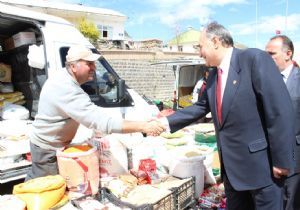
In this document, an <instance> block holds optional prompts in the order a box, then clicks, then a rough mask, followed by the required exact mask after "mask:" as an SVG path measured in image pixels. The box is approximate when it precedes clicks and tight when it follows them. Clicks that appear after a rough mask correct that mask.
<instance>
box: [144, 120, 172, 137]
mask: <svg viewBox="0 0 300 210" xmlns="http://www.w3.org/2000/svg"><path fill="white" fill-rule="evenodd" d="M142 124H143V125H142V127H141V128H142V133H143V134H144V135H147V136H159V135H160V134H161V133H162V132H164V131H166V130H167V128H168V127H169V125H168V121H167V119H165V118H160V119H151V120H149V121H147V122H143V123H142Z"/></svg>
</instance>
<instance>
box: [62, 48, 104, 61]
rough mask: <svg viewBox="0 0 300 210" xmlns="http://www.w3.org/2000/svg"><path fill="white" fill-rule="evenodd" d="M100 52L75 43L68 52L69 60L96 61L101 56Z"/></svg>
mask: <svg viewBox="0 0 300 210" xmlns="http://www.w3.org/2000/svg"><path fill="white" fill-rule="evenodd" d="M100 56H101V55H100V54H95V53H93V52H92V51H91V50H90V49H89V48H87V47H86V46H84V45H74V46H72V47H70V49H69V51H68V54H67V57H66V59H67V62H72V61H78V60H85V61H96V60H98V59H99V58H100Z"/></svg>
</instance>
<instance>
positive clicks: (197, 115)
mask: <svg viewBox="0 0 300 210" xmlns="http://www.w3.org/2000/svg"><path fill="white" fill-rule="evenodd" d="M209 111H210V110H209V105H208V100H207V91H206V90H205V91H204V92H203V94H202V95H201V97H200V99H199V100H198V101H197V102H196V103H195V104H194V105H192V106H189V107H186V108H184V109H181V110H178V111H176V112H175V113H174V114H172V115H170V116H168V117H167V120H168V122H169V126H170V130H171V132H172V133H173V132H175V131H177V130H179V129H181V128H184V127H185V126H188V125H190V124H191V123H193V122H195V121H197V120H198V119H201V118H202V117H204V116H205V115H206V114H207V113H208V112H209Z"/></svg>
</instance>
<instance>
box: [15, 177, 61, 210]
mask: <svg viewBox="0 0 300 210" xmlns="http://www.w3.org/2000/svg"><path fill="white" fill-rule="evenodd" d="M65 190H66V182H65V180H64V179H63V177H61V176H60V175H54V176H45V177H39V178H35V179H31V180H29V181H27V182H24V183H21V184H18V185H15V186H14V188H13V194H14V195H16V196H17V197H18V198H20V199H21V200H23V201H24V202H25V203H26V205H27V210H40V209H49V208H51V207H52V206H54V205H55V204H56V203H58V202H59V201H60V200H61V199H62V198H63V196H64V194H65Z"/></svg>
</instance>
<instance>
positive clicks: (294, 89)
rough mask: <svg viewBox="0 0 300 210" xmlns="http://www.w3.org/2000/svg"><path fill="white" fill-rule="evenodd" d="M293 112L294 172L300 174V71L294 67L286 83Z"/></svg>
mask: <svg viewBox="0 0 300 210" xmlns="http://www.w3.org/2000/svg"><path fill="white" fill-rule="evenodd" d="M286 86H287V89H288V91H289V93H290V96H291V99H292V103H293V106H294V112H295V120H296V123H295V132H296V145H295V150H294V154H293V157H294V159H295V161H296V172H298V173H299V172H300V69H299V68H297V67H294V68H293V69H292V71H291V73H290V75H289V77H288V79H287V81H286Z"/></svg>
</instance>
